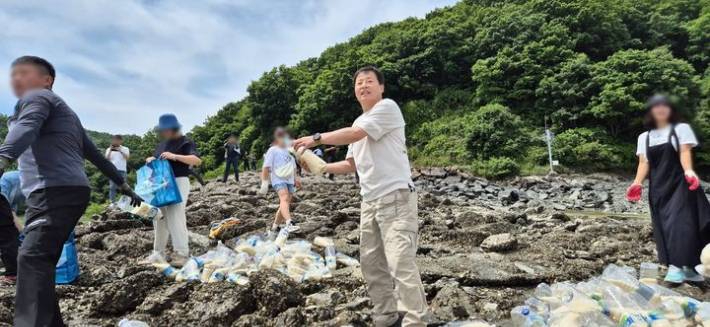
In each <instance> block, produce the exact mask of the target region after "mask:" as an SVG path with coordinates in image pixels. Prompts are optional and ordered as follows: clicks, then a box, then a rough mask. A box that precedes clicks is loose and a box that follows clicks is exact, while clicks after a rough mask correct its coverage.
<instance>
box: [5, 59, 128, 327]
mask: <svg viewBox="0 0 710 327" xmlns="http://www.w3.org/2000/svg"><path fill="white" fill-rule="evenodd" d="M54 78H55V71H54V67H53V66H52V65H51V64H50V63H49V62H48V61H46V60H44V59H42V58H39V57H33V56H24V57H20V58H18V59H16V60H15V61H14V62H13V63H12V65H11V85H12V88H13V91H14V93H15V95H16V96H17V97H18V98H19V101H18V102H17V105H16V106H15V112H14V114H13V115H12V116H11V117H10V119H9V121H8V125H9V130H8V133H7V136H6V137H5V142H4V143H3V144H2V145H0V175H1V174H2V172H3V171H4V170H5V169H6V168H7V167H8V165H9V164H10V162H11V161H14V160H17V162H18V167H19V170H20V176H21V180H22V183H21V184H22V191H23V193H24V194H27V201H26V205H27V210H26V211H25V228H24V234H25V239H24V241H23V243H22V246H20V249H19V254H18V259H17V291H16V297H15V322H14V326H19V327H25V326H64V322H63V321H62V314H61V312H60V310H59V302H57V296H56V293H55V289H54V279H55V269H56V265H57V261H59V257H60V256H61V254H62V245H63V244H64V242H65V241H66V240H67V239H68V238H69V235H70V234H71V232H72V231H73V230H74V227H75V226H76V223H77V222H78V221H79V218H81V215H82V214H84V210H85V209H86V207H87V206H88V204H89V195H90V192H91V190H90V188H89V179H88V178H87V177H86V171H85V170H84V159H87V160H89V161H90V162H91V163H92V164H94V165H95V166H96V168H98V169H99V170H100V171H101V172H102V173H103V174H104V175H106V176H107V177H109V179H111V181H113V182H114V183H116V184H117V185H121V187H120V188H119V191H120V192H121V193H123V194H126V195H128V196H129V197H130V198H131V200H132V201H131V202H132V204H133V205H140V202H141V201H142V199H141V198H140V197H139V196H138V195H136V194H135V193H134V192H133V190H131V188H130V187H129V186H128V184H127V183H126V182H125V180H124V179H123V177H121V175H120V174H119V173H118V170H116V167H115V166H114V165H113V164H111V162H110V161H108V160H107V159H106V158H105V157H104V156H103V155H102V154H101V153H100V152H99V150H98V149H97V148H96V145H94V143H93V142H92V141H91V140H90V139H89V137H88V136H87V135H86V131H85V130H84V127H83V126H82V125H81V121H80V120H79V117H77V115H76V113H74V111H73V110H72V109H71V108H70V107H69V106H68V105H67V104H66V103H65V102H64V100H63V99H62V98H60V97H59V96H58V95H56V94H55V93H54V92H52V85H53V84H54Z"/></svg>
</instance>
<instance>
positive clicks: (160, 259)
mask: <svg viewBox="0 0 710 327" xmlns="http://www.w3.org/2000/svg"><path fill="white" fill-rule="evenodd" d="M156 263H168V261H167V260H165V257H164V256H163V255H162V254H160V252H158V251H153V253H151V254H150V255H149V256H148V257H147V258H145V259H143V260H142V261H140V262H139V264H142V265H152V264H156Z"/></svg>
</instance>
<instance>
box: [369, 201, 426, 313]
mask: <svg viewBox="0 0 710 327" xmlns="http://www.w3.org/2000/svg"><path fill="white" fill-rule="evenodd" d="M361 211H362V212H361V216H360V263H361V266H362V274H363V276H364V277H365V281H366V282H367V291H368V293H369V295H370V300H371V301H372V304H373V316H372V318H373V320H374V322H375V326H377V327H385V326H390V325H392V324H393V323H395V322H396V321H397V319H398V311H399V310H398V306H397V304H398V303H397V300H399V305H400V308H401V309H402V311H404V312H405V316H404V321H403V325H404V326H426V323H425V322H424V321H423V320H424V319H425V316H426V313H427V303H426V295H425V293H424V286H423V285H422V281H421V277H420V276H419V268H417V265H416V263H415V262H414V257H415V256H416V254H417V231H418V227H419V226H418V222H417V213H418V208H417V193H416V192H414V191H410V190H409V189H402V190H397V191H394V192H392V193H389V194H387V195H385V196H383V197H381V198H379V199H376V200H372V201H363V202H362V205H361Z"/></svg>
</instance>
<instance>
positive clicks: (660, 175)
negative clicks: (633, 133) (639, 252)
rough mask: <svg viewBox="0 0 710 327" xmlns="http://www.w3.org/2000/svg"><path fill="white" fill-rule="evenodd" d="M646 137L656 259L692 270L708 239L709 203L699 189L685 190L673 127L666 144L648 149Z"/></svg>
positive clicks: (647, 138) (662, 262) (685, 185)
mask: <svg viewBox="0 0 710 327" xmlns="http://www.w3.org/2000/svg"><path fill="white" fill-rule="evenodd" d="M650 134H651V132H650V131H649V132H648V133H647V135H646V158H647V159H648V164H649V168H650V170H649V184H648V186H649V192H648V200H649V204H650V207H651V220H652V222H653V237H654V238H655V240H656V248H657V250H658V260H659V262H660V263H661V264H664V265H674V266H676V267H683V266H686V267H691V268H693V267H695V265H697V264H699V263H700V252H701V251H702V249H703V247H704V246H705V245H706V244H707V243H708V241H709V240H710V237H708V233H709V232H710V230H709V227H710V202H708V199H707V197H706V196H705V193H704V192H703V189H702V188H698V189H697V190H695V191H691V190H688V182H686V180H685V174H684V172H683V167H682V166H681V164H680V154H679V151H677V150H676V149H675V148H674V147H673V143H672V142H673V141H674V140H673V139H674V138H675V144H677V145H678V148H680V144H679V143H680V142H678V136H677V135H676V132H675V126H671V131H670V133H669V135H668V142H667V143H663V144H658V145H655V146H650V143H649V141H650Z"/></svg>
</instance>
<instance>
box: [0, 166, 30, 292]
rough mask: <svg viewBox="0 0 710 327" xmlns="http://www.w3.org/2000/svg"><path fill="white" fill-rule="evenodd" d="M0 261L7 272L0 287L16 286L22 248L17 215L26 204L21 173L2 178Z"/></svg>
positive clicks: (0, 279) (6, 174)
mask: <svg viewBox="0 0 710 327" xmlns="http://www.w3.org/2000/svg"><path fill="white" fill-rule="evenodd" d="M0 195H1V196H0V260H2V263H3V265H4V266H5V272H4V273H3V274H2V275H1V276H0V285H14V284H15V282H16V281H17V249H18V248H19V247H20V241H19V236H20V230H21V228H22V227H21V224H20V222H19V221H18V219H17V217H16V216H15V213H17V211H18V210H19V208H20V206H21V205H23V204H24V203H25V196H24V195H22V190H20V172H19V171H16V170H14V171H8V172H5V173H4V174H3V175H2V177H0Z"/></svg>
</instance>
